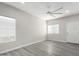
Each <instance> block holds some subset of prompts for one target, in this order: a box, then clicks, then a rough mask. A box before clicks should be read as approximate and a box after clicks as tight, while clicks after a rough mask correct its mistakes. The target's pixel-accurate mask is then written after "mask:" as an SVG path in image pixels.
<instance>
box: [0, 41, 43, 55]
mask: <svg viewBox="0 0 79 59" xmlns="http://www.w3.org/2000/svg"><path fill="white" fill-rule="evenodd" d="M41 41H44V40H40V41H37V42H33V43H29V44H26V45H20V46H17V47H15V48H14V47H13V48H11V49H7V50H4V51H1V52H0V54H2V53H7V52H10V51H13V50H16V49H19V48H22V47H25V46H28V45H32V44H35V43H38V42H41Z"/></svg>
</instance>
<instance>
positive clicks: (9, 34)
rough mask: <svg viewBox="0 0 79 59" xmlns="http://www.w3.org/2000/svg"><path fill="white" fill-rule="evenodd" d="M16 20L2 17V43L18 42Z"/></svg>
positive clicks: (0, 34)
mask: <svg viewBox="0 0 79 59" xmlns="http://www.w3.org/2000/svg"><path fill="white" fill-rule="evenodd" d="M15 29H16V20H15V19H14V18H9V17H5V16H0V43H6V42H12V41H16V33H15V32H16V31H15Z"/></svg>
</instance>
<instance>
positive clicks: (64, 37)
mask: <svg viewBox="0 0 79 59" xmlns="http://www.w3.org/2000/svg"><path fill="white" fill-rule="evenodd" d="M53 24H59V34H48V39H49V40H56V41H61V42H71V43H79V14H76V15H72V16H67V17H63V18H59V19H55V20H50V21H48V25H53Z"/></svg>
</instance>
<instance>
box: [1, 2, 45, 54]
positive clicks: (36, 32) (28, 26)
mask: <svg viewBox="0 0 79 59" xmlns="http://www.w3.org/2000/svg"><path fill="white" fill-rule="evenodd" d="M0 15H1V16H7V17H11V18H14V19H16V41H15V42H9V43H3V44H2V43H0V47H1V48H0V53H2V52H5V51H8V50H12V49H14V48H17V47H20V46H26V45H29V44H32V43H36V42H40V41H44V40H45V35H46V23H45V21H44V20H42V19H39V18H37V17H35V16H32V15H30V14H28V13H25V12H23V11H21V10H19V9H16V8H13V7H11V6H9V5H6V4H3V3H0Z"/></svg>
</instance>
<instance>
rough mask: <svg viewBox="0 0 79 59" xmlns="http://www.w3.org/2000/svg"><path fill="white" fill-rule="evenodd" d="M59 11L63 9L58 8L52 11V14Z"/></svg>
mask: <svg viewBox="0 0 79 59" xmlns="http://www.w3.org/2000/svg"><path fill="white" fill-rule="evenodd" d="M61 9H63V7H60V8H58V9H56V10H54V11H52V13H53V12H56V11H59V10H61Z"/></svg>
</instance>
